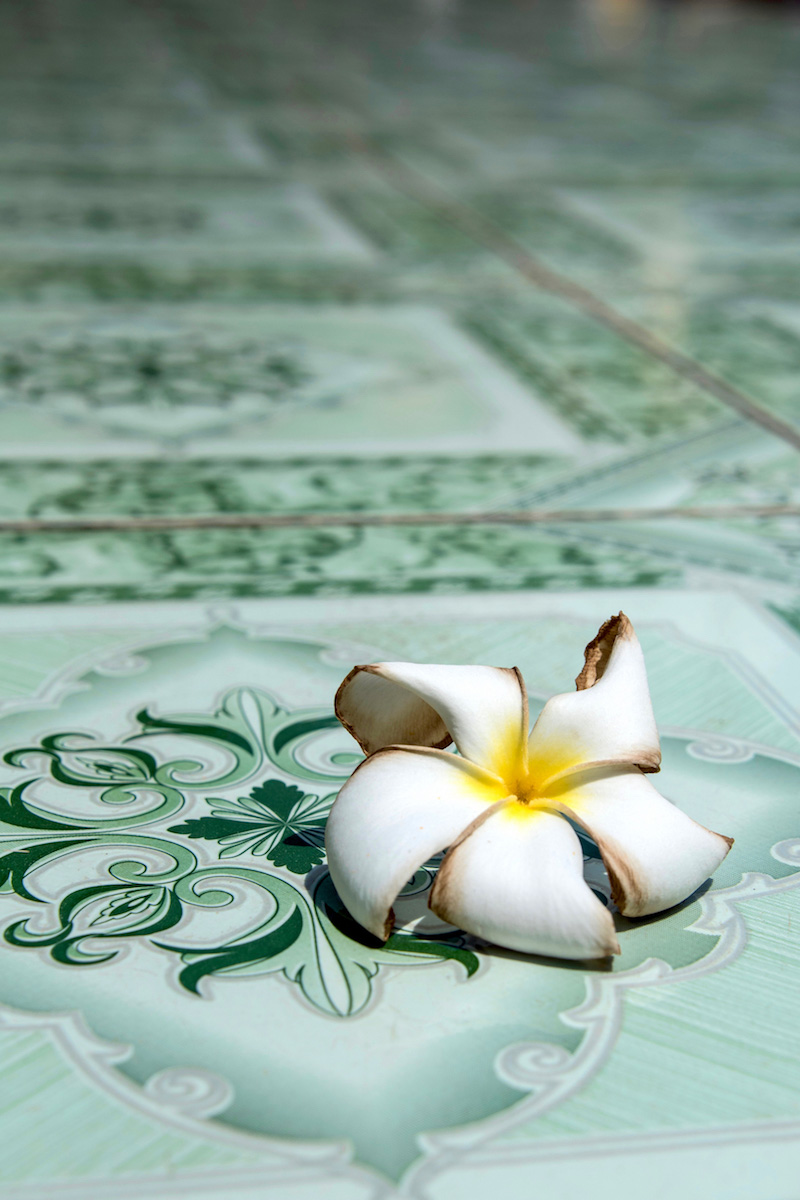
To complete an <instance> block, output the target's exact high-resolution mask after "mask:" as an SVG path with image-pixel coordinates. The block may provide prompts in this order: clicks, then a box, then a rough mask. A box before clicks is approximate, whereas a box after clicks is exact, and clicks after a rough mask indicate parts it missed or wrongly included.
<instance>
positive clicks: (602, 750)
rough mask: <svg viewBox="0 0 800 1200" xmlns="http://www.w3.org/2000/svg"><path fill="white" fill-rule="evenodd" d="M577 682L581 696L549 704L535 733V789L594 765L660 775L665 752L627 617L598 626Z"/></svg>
mask: <svg viewBox="0 0 800 1200" xmlns="http://www.w3.org/2000/svg"><path fill="white" fill-rule="evenodd" d="M575 683H576V685H577V687H578V691H576V692H570V693H565V694H564V695H561V696H553V697H552V698H551V699H550V700H548V701H547V703H546V704H545V706H544V708H543V709H542V711H541V713H540V715H539V719H538V721H537V722H536V724H535V725H534V727H533V730H532V732H531V736H530V742H529V754H530V763H531V773H532V776H533V778H534V780H535V782H536V784H537V785H538V786H539V787H543V786H544V784H545V783H546V782H547V780H553V779H555V778H558V777H560V776H563V775H567V774H570V773H571V772H573V771H577V770H580V769H581V768H582V767H584V768H585V767H586V766H588V765H590V764H592V765H596V766H599V765H603V764H613V763H631V764H634V765H635V766H637V767H640V768H641V769H642V770H643V771H657V770H658V769H659V767H660V765H661V749H660V747H659V741H658V731H657V729H656V723H655V718H654V716H653V707H652V704H651V703H650V692H649V689H648V686H647V674H646V672H645V667H644V656H643V654H642V648H641V646H640V645H639V640H638V638H637V637H636V634H635V633H634V632H633V626H632V625H631V623H630V621H629V620H628V618H627V617H626V616H625V614H624V613H620V614H619V616H616V617H611V618H610V619H609V620H608V621H606V623H605V624H604V625H602V626H601V627H600V631H599V633H598V634H597V637H596V638H595V639H594V640H593V641H591V642H590V643H589V645H588V646H587V647H586V663H585V665H584V668H583V670H582V671H581V673H580V675H579V676H578V678H577V679H576V680H575Z"/></svg>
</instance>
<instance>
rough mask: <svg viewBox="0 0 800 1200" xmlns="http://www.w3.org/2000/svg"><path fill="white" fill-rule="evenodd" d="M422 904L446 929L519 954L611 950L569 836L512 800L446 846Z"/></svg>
mask: <svg viewBox="0 0 800 1200" xmlns="http://www.w3.org/2000/svg"><path fill="white" fill-rule="evenodd" d="M430 907H431V908H432V909H433V911H434V912H435V913H436V915H437V916H438V917H441V918H442V920H444V921H448V922H449V923H450V924H451V925H457V926H458V927H459V928H460V929H465V930H467V931H468V932H469V933H474V934H477V935H478V936H479V937H482V938H485V939H486V940H487V941H489V942H494V943H496V944H497V945H498V946H506V947H508V948H509V949H510V950H521V951H523V952H524V953H526V954H544V955H548V956H550V957H556V958H602V957H605V956H606V955H608V954H618V953H619V943H618V942H617V937H616V933H615V932H614V922H613V920H612V917H611V913H610V912H609V911H608V909H607V908H606V907H605V905H604V904H602V903H601V902H600V900H598V899H597V897H596V896H595V895H594V893H593V892H592V891H591V889H590V888H589V887H588V885H587V884H586V883H585V882H584V879H583V853H582V851H581V844H580V842H579V840H578V837H577V835H576V833H575V831H574V830H573V829H572V828H571V826H570V825H569V823H568V822H567V821H565V820H564V818H563V817H561V816H559V815H558V814H556V813H552V812H546V811H543V810H541V809H533V808H530V807H528V806H526V805H523V804H520V803H518V802H517V801H514V800H512V801H509V802H507V803H505V804H502V803H501V804H500V805H498V806H497V807H496V808H495V809H493V810H492V811H491V812H490V813H488V814H486V815H485V816H484V817H482V818H481V817H479V818H478V819H477V821H476V822H475V823H474V825H473V827H472V828H471V829H470V830H468V831H466V833H465V834H464V836H463V837H462V838H461V839H460V840H459V841H458V842H457V843H456V844H455V845H454V846H453V847H452V848H451V849H450V851H449V852H448V854H447V855H446V857H445V859H444V862H443V863H442V865H441V867H440V868H439V873H438V875H437V876H436V882H435V884H434V886H433V890H432V891H431V897H430Z"/></svg>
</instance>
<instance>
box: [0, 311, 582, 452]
mask: <svg viewBox="0 0 800 1200" xmlns="http://www.w3.org/2000/svg"><path fill="white" fill-rule="evenodd" d="M0 389H1V390H0V433H2V436H3V444H4V446H5V448H6V451H7V452H8V451H11V449H12V447H14V448H16V449H18V448H20V447H21V446H22V445H24V444H26V443H28V444H31V443H32V444H37V445H41V444H42V443H43V442H45V441H46V439H47V430H49V429H52V428H53V427H54V426H57V427H58V429H59V435H60V436H59V443H60V446H61V447H64V446H65V445H69V444H70V443H71V445H72V447H73V448H74V447H75V445H76V443H77V444H79V445H80V446H81V447H90V446H92V444H94V445H95V446H97V445H100V444H102V442H103V441H104V440H111V439H128V441H129V443H130V445H131V447H132V448H135V447H137V446H138V447H140V448H141V447H142V446H148V447H150V448H151V449H153V450H155V449H160V450H165V449H173V450H174V449H176V448H180V449H183V450H186V451H189V452H194V453H197V452H198V451H199V450H200V448H201V447H202V446H203V445H204V444H206V445H208V446H211V445H213V447H214V451H215V453H219V454H223V453H225V452H227V453H228V454H231V453H237V452H238V453H240V454H241V453H247V452H248V451H249V450H251V449H252V446H253V442H254V441H255V442H256V444H259V443H260V445H261V447H262V449H266V448H267V447H268V446H269V447H273V448H274V447H275V446H276V445H280V446H282V447H284V448H286V449H287V450H290V451H291V449H292V448H297V447H302V448H303V449H304V450H310V449H317V451H325V452H328V453H330V450H331V448H332V447H335V446H336V445H337V444H344V445H347V446H348V448H351V447H352V448H358V449H360V450H362V452H367V453H369V452H371V451H374V450H376V449H378V448H379V447H381V446H384V447H386V446H387V445H388V446H391V447H392V448H393V449H395V450H403V449H405V450H406V451H408V450H421V451H429V450H431V449H435V448H436V447H437V446H439V447H441V448H442V449H444V448H445V447H446V448H447V450H448V451H451V452H452V451H458V450H462V451H463V450H467V449H469V450H474V451H485V450H487V449H492V448H495V449H505V450H511V449H513V450H519V449H521V448H523V447H527V448H528V449H529V450H531V451H535V452H538V453H541V452H548V451H550V452H556V453H558V452H562V453H564V452H574V451H575V450H576V449H577V448H579V445H580V443H579V442H578V441H577V439H576V438H575V436H574V435H573V434H572V433H571V432H570V430H569V429H568V427H567V426H566V425H564V424H563V423H562V422H561V421H560V419H559V418H558V417H557V416H556V415H555V414H552V413H551V412H549V411H548V409H547V408H545V406H544V405H542V404H541V403H540V402H539V401H538V399H537V397H535V396H534V395H532V394H531V393H530V391H526V390H525V389H524V388H523V387H522V386H521V385H520V384H519V383H518V382H517V380H516V379H515V377H514V376H513V375H512V374H511V373H510V372H508V371H506V370H504V369H503V367H502V366H501V365H499V364H498V363H497V362H495V361H494V360H493V359H492V358H491V357H490V356H489V355H487V354H485V353H484V352H483V350H482V349H481V348H480V347H479V346H477V345H475V344H474V343H473V342H472V341H470V339H469V338H468V337H467V336H466V335H465V334H463V333H462V332H461V331H460V330H458V329H457V328H456V327H455V326H454V325H453V323H452V322H451V321H450V319H449V318H448V317H447V315H446V314H445V313H443V312H441V311H439V310H436V309H430V308H422V307H415V306H410V305H409V306H386V307H379V306H374V307H370V308H361V307H345V306H342V307H332V306H330V307H329V306H307V307H302V308H301V307H291V306H281V307H278V306H272V307H260V308H259V307H248V308H247V310H246V311H244V312H242V311H238V310H231V309H230V308H224V307H216V308H214V307H211V306H186V307H182V308H177V307H175V308H165V309H158V308H143V309H141V310H140V311H138V312H130V311H126V310H124V309H119V310H117V311H115V310H114V309H113V308H111V307H108V308H105V309H103V308H89V309H85V310H83V311H80V310H76V309H64V308H62V309H58V308H51V307H45V308H28V309H27V310H23V309H20V308H16V309H15V310H14V311H13V312H5V313H3V314H0ZM456 431H457V432H456ZM58 452H60V451H57V453H58ZM83 452H84V453H85V451H83ZM201 452H202V451H201Z"/></svg>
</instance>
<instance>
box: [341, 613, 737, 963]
mask: <svg viewBox="0 0 800 1200" xmlns="http://www.w3.org/2000/svg"><path fill="white" fill-rule="evenodd" d="M575 682H576V685H577V691H575V692H573V693H569V694H565V695H560V696H553V697H552V698H551V699H550V700H548V702H547V703H546V704H545V706H544V708H543V709H542V712H541V714H540V716H539V719H538V720H537V722H536V724H535V725H534V727H533V730H532V732H531V734H530V737H529V736H528V702H527V694H526V691H525V686H524V683H523V679H522V676H521V674H520V672H519V671H518V670H517V669H516V668H510V669H509V668H506V667H484V666H463V667H462V666H431V665H423V664H419V663H373V664H371V665H369V666H359V667H355V668H354V669H353V670H352V671H351V672H350V674H349V675H348V676H347V678H346V679H345V680H344V682H343V683H342V685H341V687H340V688H339V691H338V693H337V696H336V713H337V716H338V717H339V720H340V721H341V722H342V724H343V725H344V726H345V728H347V729H348V730H349V731H350V733H352V734H353V736H354V737H355V738H356V740H357V741H358V742H359V743H360V745H361V747H362V749H363V750H364V751H365V753H366V754H367V755H368V756H369V757H368V758H367V759H366V760H365V761H364V762H363V763H361V764H360V765H359V766H358V767H357V768H356V770H355V771H354V772H353V774H352V776H351V777H350V779H349V780H348V781H347V783H346V784H345V785H344V787H343V788H342V790H341V792H340V793H339V796H338V797H337V799H336V801H335V803H334V805H333V808H332V810H331V813H330V816H329V818H328V824H327V831H326V846H327V852H328V866H329V869H330V873H331V877H332V879H333V882H334V884H335V886H336V889H337V891H338V893H339V895H340V897H341V899H342V901H343V902H344V904H345V906H346V907H347V908H348V910H349V911H350V913H351V914H352V916H353V917H355V919H356V920H357V921H358V922H359V923H360V924H361V925H363V926H364V928H365V929H368V930H369V931H370V932H371V933H373V934H374V935H375V936H376V937H378V938H382V939H385V938H387V937H388V936H389V934H390V933H391V930H392V926H393V923H394V914H393V912H392V904H393V902H394V900H395V898H396V897H397V895H398V894H399V892H400V890H401V889H402V887H403V885H404V884H405V882H406V880H408V879H409V878H410V877H411V876H412V875H413V874H414V872H415V871H416V870H417V869H418V868H419V867H420V866H421V865H422V864H423V863H424V862H426V861H427V860H428V859H429V858H431V857H432V856H433V855H435V854H437V853H439V852H440V851H442V850H445V849H447V854H446V855H445V858H444V860H443V862H442V865H441V867H440V868H439V871H438V874H437V876H436V880H435V882H434V885H433V888H432V889H431V894H430V897H429V906H430V908H431V909H432V910H433V912H434V913H436V915H437V916H439V917H440V918H441V919H442V920H443V921H447V922H448V923H450V924H452V925H456V926H458V927H459V928H461V929H464V930H466V931H467V932H469V933H473V934H476V935H478V936H479V937H481V938H484V939H485V940H487V941H489V942H495V943H496V944H498V945H500V946H506V947H508V948H509V949H512V950H521V951H524V952H526V953H531V954H543V955H550V956H556V957H559V958H579V959H590V958H598V957H602V956H605V955H607V954H618V953H619V943H618V942H617V937H616V933H615V930H614V922H613V919H612V916H611V913H610V912H609V910H608V908H606V906H605V905H604V904H602V902H601V901H600V900H599V899H598V898H597V897H596V896H595V894H594V893H593V892H592V891H591V889H590V888H589V886H588V884H587V883H586V882H585V881H584V878H583V854H582V851H581V844H580V841H579V839H578V837H577V834H576V833H575V830H574V829H573V828H572V826H571V824H570V822H569V821H567V820H565V817H569V818H570V820H572V821H574V822H575V823H576V824H577V825H578V826H581V827H582V828H583V829H585V830H586V832H587V833H588V834H589V835H590V836H591V837H592V838H594V840H595V842H596V843H597V845H598V847H599V849H600V853H601V855H602V857H603V861H604V863H605V865H606V869H607V871H608V875H609V879H610V881H611V887H612V897H613V899H614V902H615V903H616V905H617V907H618V908H619V910H620V912H621V913H623V914H624V915H625V916H628V917H642V916H645V915H647V914H648V913H656V912H661V911H662V910H663V909H666V908H671V907H672V906H673V905H675V904H678V903H680V902H681V901H682V900H685V899H686V897H687V896H690V895H691V894H692V892H694V891H695V890H696V889H697V888H698V887H699V886H700V884H701V883H703V882H704V880H706V879H707V878H708V876H709V875H710V874H711V873H712V872H713V871H715V870H716V868H717V867H718V866H719V864H720V863H721V862H722V860H723V858H724V857H725V855H726V854H727V853H728V850H729V849H730V846H731V839H730V838H726V837H724V836H723V835H722V834H718V833H713V832H711V831H710V830H708V829H705V828H704V827H703V826H702V825H698V824H697V823H696V822H695V821H693V820H692V819H691V818H690V817H688V816H686V815H685V814H684V813H683V812H681V811H680V809H678V808H676V807H675V806H674V805H673V804H671V803H670V802H669V801H668V800H665V799H664V798H663V797H662V796H661V795H660V794H659V793H658V792H657V791H656V790H655V788H654V787H653V786H652V784H651V783H650V781H649V780H648V779H647V778H646V775H645V772H653V771H658V770H659V767H660V764H661V751H660V748H659V741H658V733H657V731H656V725H655V720H654V717H653V709H652V706H651V703H650V694H649V691H648V687H647V676H646V674H645V667H644V658H643V655H642V650H641V647H640V645H639V642H638V639H637V637H636V634H635V633H634V631H633V626H632V625H631V623H630V621H629V620H628V618H627V617H626V616H625V615H624V614H623V613H620V614H619V616H616V617H611V618H610V620H608V621H606V623H605V624H604V625H603V626H602V627H601V629H600V631H599V633H598V634H597V637H596V638H595V639H594V640H593V641H592V642H590V643H589V645H588V646H587V647H586V652H585V664H584V667H583V670H582V671H581V673H580V675H579V676H578V678H577V679H576V681H575ZM451 741H453V742H455V745H456V748H457V749H458V751H459V753H458V754H453V753H452V752H450V751H448V750H445V749H444V747H445V746H447V745H448V744H449V743H450V742H451Z"/></svg>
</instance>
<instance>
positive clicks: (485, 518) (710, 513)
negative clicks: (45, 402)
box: [0, 504, 800, 535]
mask: <svg viewBox="0 0 800 1200" xmlns="http://www.w3.org/2000/svg"><path fill="white" fill-rule="evenodd" d="M737 517H739V518H751V519H753V518H759V517H760V518H768V517H773V518H775V517H800V504H731V505H699V506H698V505H694V506H687V507H686V508H681V507H678V506H673V507H666V508H575V509H568V508H567V509H564V508H562V509H546V508H537V509H524V510H523V509H511V510H509V511H507V512H485V511H481V512H417V513H408V512H406V513H403V512H399V513H369V512H340V513H336V512H331V513H323V512H317V513H202V514H197V515H194V516H192V515H187V516H161V515H158V516H146V517H80V518H74V519H73V518H20V519H18V520H8V519H0V534H4V533H6V534H15V535H25V534H39V533H112V532H119V533H136V532H142V533H156V532H166V531H171V530H175V531H177V530H198V529H318V528H322V527H331V526H351V527H353V528H368V527H381V528H392V527H396V526H419V527H422V526H447V525H457V526H468V525H521V526H526V525H563V524H585V525H588V524H604V523H607V524H613V523H617V522H625V521H653V520H659V521H663V520H679V519H689V520H700V521H709V520H711V521H713V520H730V519H733V518H737Z"/></svg>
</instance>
